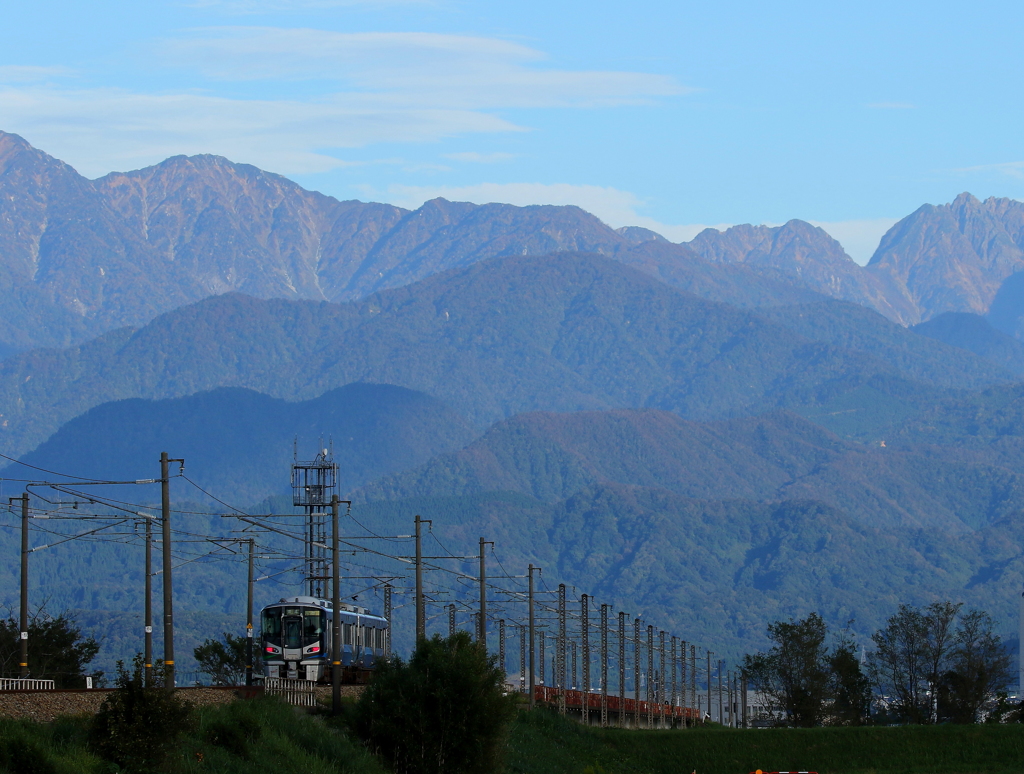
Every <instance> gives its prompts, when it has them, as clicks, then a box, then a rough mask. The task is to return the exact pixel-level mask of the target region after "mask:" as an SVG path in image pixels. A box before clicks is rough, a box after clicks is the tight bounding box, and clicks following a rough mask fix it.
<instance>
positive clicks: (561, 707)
mask: <svg viewBox="0 0 1024 774" xmlns="http://www.w3.org/2000/svg"><path fill="white" fill-rule="evenodd" d="M565 639H566V638H565V584H564V583H559V584H558V643H557V647H558V650H557V651H555V663H556V664H557V665H558V671H557V673H556V674H555V675H553V677H554V683H555V688H557V689H560V690H559V691H558V712H559V714H561V715H564V714H565Z"/></svg>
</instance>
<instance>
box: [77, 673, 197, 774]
mask: <svg viewBox="0 0 1024 774" xmlns="http://www.w3.org/2000/svg"><path fill="white" fill-rule="evenodd" d="M132 666H133V668H132V671H131V672H128V670H126V669H125V668H124V663H123V662H121V661H118V662H117V681H116V683H117V688H116V690H114V691H113V692H112V693H111V694H110V695H109V696H108V697H107V698H106V700H105V701H104V702H103V705H102V706H101V707H100V710H99V712H97V713H96V717H95V718H94V719H93V722H92V726H91V728H90V742H91V744H92V747H93V749H94V750H95V751H96V753H97V754H98V755H99V756H100V757H101V758H104V759H105V760H108V761H111V762H112V763H116V764H117V765H118V766H120V767H121V768H122V769H124V770H125V771H132V772H151V771H154V770H156V769H157V768H158V767H159V766H160V764H161V763H162V762H163V760H164V759H165V758H166V757H167V754H168V753H169V752H170V750H171V748H172V745H173V744H174V742H175V740H176V739H177V738H178V737H179V736H180V735H181V734H182V733H184V732H185V731H187V730H189V729H190V728H191V726H192V717H191V715H192V708H191V705H189V704H186V703H185V702H183V701H182V700H181V699H180V698H179V697H178V695H177V694H176V693H172V692H169V691H167V690H165V689H163V688H146V687H145V686H144V682H143V660H142V656H141V655H136V656H135V659H134V660H133V664H132Z"/></svg>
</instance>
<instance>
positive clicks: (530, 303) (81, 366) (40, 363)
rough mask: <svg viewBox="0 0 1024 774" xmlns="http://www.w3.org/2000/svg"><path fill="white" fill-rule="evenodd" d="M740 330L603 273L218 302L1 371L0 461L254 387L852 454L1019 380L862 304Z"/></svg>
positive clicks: (683, 299)
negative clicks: (588, 415)
mask: <svg viewBox="0 0 1024 774" xmlns="http://www.w3.org/2000/svg"><path fill="white" fill-rule="evenodd" d="M762 311H763V313H757V312H754V311H745V310H740V309H737V308H735V307H733V306H730V305H727V304H723V303H719V302H715V301H708V300H704V299H701V298H697V297H696V296H693V295H691V294H689V293H685V292H683V291H680V290H676V289H674V288H671V287H669V286H667V285H665V284H663V283H661V282H658V281H657V280H655V279H653V278H652V277H650V276H649V275H647V274H644V273H642V272H640V271H637V270H635V269H632V268H630V267H627V266H624V265H623V264H621V263H619V262H617V261H614V260H611V259H608V258H604V257H601V256H595V255H590V256H588V255H581V254H578V253H558V254H555V255H552V256H536V257H534V256H526V257H512V258H496V259H491V260H488V261H480V262H477V263H474V264H472V265H470V266H468V267H466V268H463V269H453V270H450V271H448V272H444V273H441V274H437V275H434V276H432V277H429V278H427V279H425V280H422V281H420V282H417V283H414V284H413V285H410V286H407V287H404V288H396V289H393V290H387V291H383V292H381V293H379V294H375V295H373V296H370V297H369V298H367V299H364V300H362V301H358V302H349V303H347V304H331V303H327V302H311V301H285V300H265V301H261V300H257V299H253V298H250V297H247V296H242V295H238V294H229V295H224V296H215V297H211V298H208V299H205V300H204V301H201V302H199V303H197V304H193V305H191V306H186V307H181V308H179V309H176V310H174V311H172V312H168V313H166V314H164V315H161V316H160V317H158V318H156V319H155V320H153V321H152V322H151V323H149V324H148V325H146V326H144V327H142V328H140V329H138V330H132V329H121V330H118V331H115V332H112V333H109V334H106V335H104V336H102V337H100V338H98V339H95V340H94V341H92V342H89V343H87V344H85V345H82V346H80V347H73V348H70V349H66V350H33V351H30V352H27V353H24V354H20V355H16V356H13V357H10V358H8V359H6V360H4V361H3V362H2V363H0V451H2V452H3V453H5V454H9V455H12V456H18V455H21V454H24V453H26V452H28V451H30V450H31V449H33V448H34V447H36V446H37V445H38V444H40V443H42V442H43V441H44V440H46V438H47V437H48V436H49V435H50V434H51V433H53V432H54V431H55V430H57V428H58V427H60V425H61V424H63V423H64V422H67V421H68V420H70V419H72V418H74V417H75V416H77V415H79V414H81V413H83V412H85V411H87V410H89V409H90V408H92V407H94V406H97V405H99V404H101V403H105V402H108V401H112V400H121V399H125V398H171V397H184V396H186V395H189V394H191V393H195V392H200V391H205V390H211V389H214V388H216V387H245V388H248V389H252V390H257V391H259V392H263V393H265V394H268V395H272V396H274V397H277V398H281V399H285V400H291V401H295V400H309V399H312V398H315V397H317V396H319V395H322V394H323V393H324V392H326V391H328V390H331V389H334V388H337V387H341V386H344V385H347V384H349V383H351V382H356V381H365V382H376V383H388V384H395V385H399V386H402V387H406V388H408V389H414V390H419V391H423V392H426V393H428V394H430V395H432V396H434V397H436V398H439V399H441V400H443V401H445V402H446V403H447V404H448V405H449V406H451V407H452V408H453V409H455V410H456V411H458V412H459V413H460V414H462V415H463V416H465V417H467V418H468V419H469V421H471V422H473V423H475V424H478V425H486V424H489V423H491V422H494V421H497V420H499V419H503V418H505V417H509V416H511V415H513V414H517V413H520V412H523V411H536V410H542V411H577V410H584V409H605V408H620V407H628V408H643V407H652V408H661V409H665V410H669V411H673V412H676V413H678V414H679V415H680V416H683V417H687V418H693V419H713V418H723V417H731V416H746V415H750V414H755V413H759V412H764V411H771V410H775V409H778V408H790V409H793V410H795V411H798V412H801V413H805V414H806V415H808V416H812V417H818V418H819V419H818V421H820V422H822V423H823V424H825V425H826V426H829V427H832V428H833V429H835V430H837V431H839V432H842V433H844V434H847V435H852V436H856V437H873V436H874V435H875V434H876V433H877V431H878V430H879V429H880V428H882V427H885V426H887V424H889V423H891V422H892V421H893V420H894V419H896V418H899V417H902V416H905V415H907V414H908V413H912V412H913V411H916V410H919V409H920V408H922V407H924V406H927V405H931V404H932V403H933V402H934V401H935V400H938V399H939V398H941V397H944V396H946V395H948V391H949V390H950V389H969V388H980V387H984V386H987V385H992V384H998V383H1007V382H1012V381H1015V380H1016V378H1017V377H1016V375H1015V374H1014V373H1012V372H1011V371H1009V370H1007V369H1005V368H1001V367H1000V366H998V365H995V364H993V363H991V362H989V361H987V360H985V359H983V358H981V357H978V356H976V355H974V354H972V353H970V352H967V351H965V350H962V349H958V348H955V347H951V346H948V345H946V344H942V343H940V342H937V341H935V340H934V339H931V338H927V337H924V336H919V335H917V334H915V333H913V332H911V331H908V330H907V329H905V328H902V327H901V326H898V325H896V324H894V323H891V322H889V321H887V320H885V319H884V318H883V317H881V316H880V315H878V314H877V313H874V312H871V311H870V310H866V309H863V308H862V307H858V306H856V305H853V304H845V303H843V302H836V301H825V302H824V303H822V304H817V305H814V304H812V305H800V306H793V307H781V308H773V309H768V310H762Z"/></svg>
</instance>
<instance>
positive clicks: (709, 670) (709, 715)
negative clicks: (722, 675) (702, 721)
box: [708, 650, 711, 720]
mask: <svg viewBox="0 0 1024 774" xmlns="http://www.w3.org/2000/svg"><path fill="white" fill-rule="evenodd" d="M708 720H711V651H710V650H709V651H708Z"/></svg>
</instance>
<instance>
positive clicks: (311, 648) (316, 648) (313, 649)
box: [306, 645, 320, 653]
mask: <svg viewBox="0 0 1024 774" xmlns="http://www.w3.org/2000/svg"><path fill="white" fill-rule="evenodd" d="M306 652H307V653H319V652H320V646H319V645H310V646H309V647H308V648H306Z"/></svg>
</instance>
